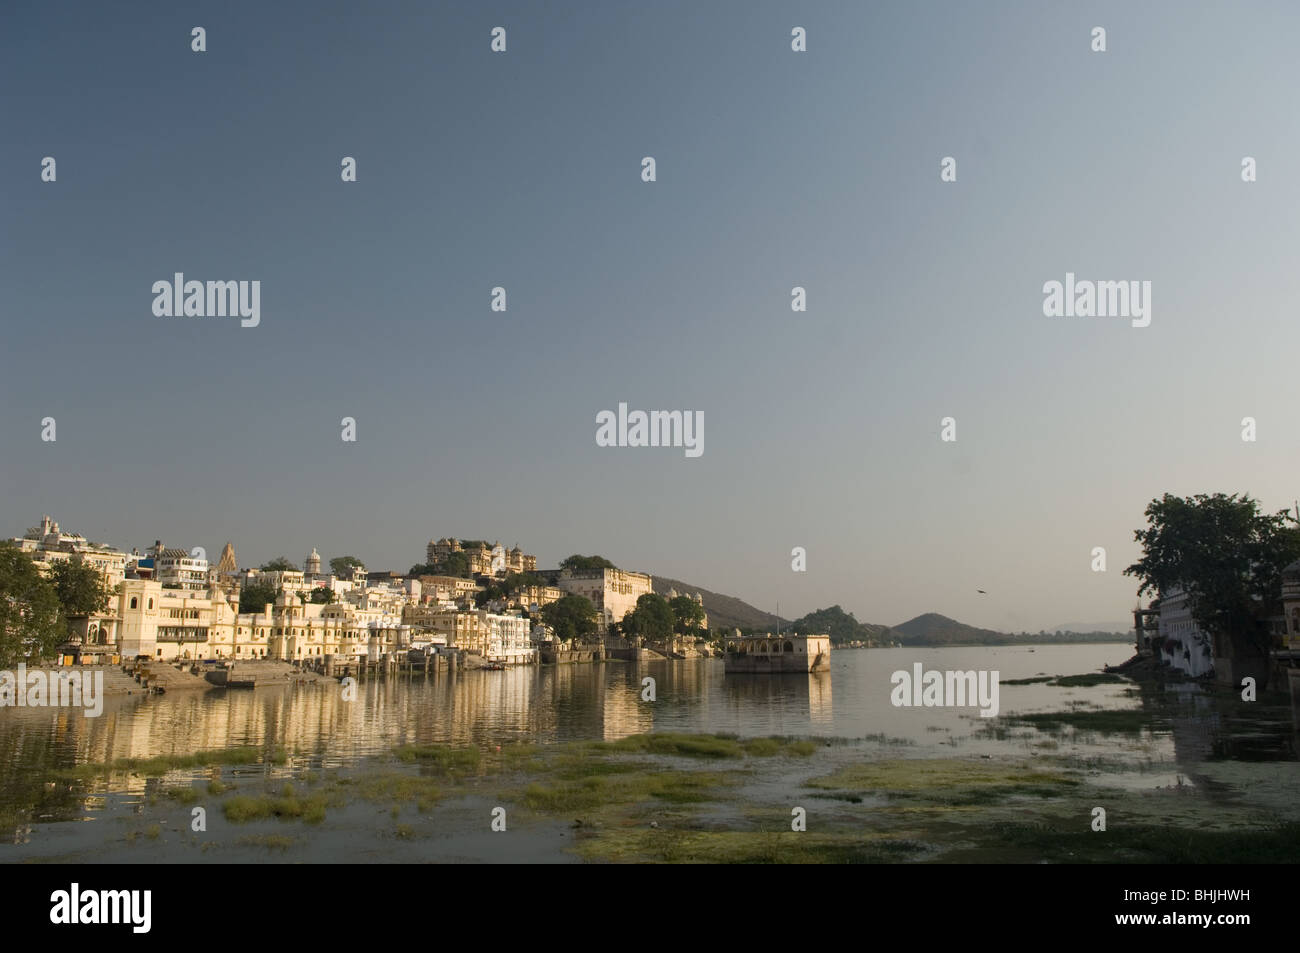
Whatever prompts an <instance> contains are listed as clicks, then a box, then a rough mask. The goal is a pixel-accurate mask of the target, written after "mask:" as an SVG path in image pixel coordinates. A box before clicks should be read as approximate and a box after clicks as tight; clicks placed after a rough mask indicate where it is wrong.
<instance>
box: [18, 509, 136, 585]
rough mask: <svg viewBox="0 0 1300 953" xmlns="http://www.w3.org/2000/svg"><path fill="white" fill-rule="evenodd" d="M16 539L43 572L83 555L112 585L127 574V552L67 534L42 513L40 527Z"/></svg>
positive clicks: (79, 535) (85, 560)
mask: <svg viewBox="0 0 1300 953" xmlns="http://www.w3.org/2000/svg"><path fill="white" fill-rule="evenodd" d="M12 542H13V543H14V544H15V545H16V546H17V547H18V548H19V549H20V550H22V551H23V552H24V553H27V555H29V556H30V557H31V558H32V561H33V562H34V563H36V565H37V567H38V568H39V569H41V571H42V572H48V571H49V570H50V567H51V566H53V565H54V564H55V563H56V562H61V561H63V560H66V559H73V558H75V557H80V558H81V560H82V561H83V562H85V563H86V565H88V566H92V567H93V568H95V569H97V570H98V571H99V574H100V575H102V576H103V577H104V580H105V581H106V582H107V583H108V585H109V587H110V588H112V587H114V586H116V585H117V584H118V583H119V582H121V581H122V580H123V578H125V576H126V564H127V554H126V553H124V552H119V551H118V550H116V549H113V548H112V547H111V546H105V545H103V544H102V543H93V542H91V541H90V540H88V539H86V537H84V536H82V535H81V534H80V533H65V532H63V531H62V530H61V529H60V528H59V524H58V523H56V522H55V521H54V520H52V519H50V517H48V516H42V517H41V524H40V526H35V527H33V528H31V529H29V530H28V531H27V532H26V533H24V534H23V535H22V536H19V537H15V538H14V539H13V540H12Z"/></svg>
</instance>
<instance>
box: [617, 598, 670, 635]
mask: <svg viewBox="0 0 1300 953" xmlns="http://www.w3.org/2000/svg"><path fill="white" fill-rule="evenodd" d="M675 621H676V618H675V617H674V615H673V610H672V607H671V606H670V605H669V604H668V600H667V599H665V598H664V597H663V596H661V595H659V593H657V592H647V593H645V594H644V595H642V596H641V597H640V598H639V599H637V601H636V608H635V609H633V610H632V611H630V612H629V613H628V614H627V615H625V616H623V631H624V632H626V633H627V634H628V635H633V636H635V635H639V636H641V638H643V639H650V640H652V641H655V642H663V641H666V640H668V639H670V638H672V634H673V624H674V622H675Z"/></svg>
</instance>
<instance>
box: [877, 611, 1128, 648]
mask: <svg viewBox="0 0 1300 953" xmlns="http://www.w3.org/2000/svg"><path fill="white" fill-rule="evenodd" d="M891 631H892V633H893V637H894V638H895V639H897V640H898V641H900V642H902V643H903V645H1045V644H1046V645H1051V644H1058V645H1065V644H1067V643H1076V642H1128V641H1130V640H1131V638H1130V636H1129V635H1128V634H1127V633H1125V632H1124V631H1123V629H1122V628H1119V629H1117V630H1115V631H1113V632H1111V631H1100V632H1081V631H1078V630H1061V631H1059V632H1036V633H1035V632H996V631H994V630H993V629H979V628H976V627H975V626H973V625H966V623H964V622H958V621H957V620H956V619H950V618H948V617H947V616H946V615H939V614H938V613H937V612H927V613H925V614H924V615H919V616H917V617H916V618H915V619H909V620H908V621H907V622H904V623H902V624H901V625H896V626H894V627H893V629H892V630H891Z"/></svg>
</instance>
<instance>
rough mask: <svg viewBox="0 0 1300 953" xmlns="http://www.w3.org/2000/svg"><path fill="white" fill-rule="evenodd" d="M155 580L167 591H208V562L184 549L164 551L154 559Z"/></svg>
mask: <svg viewBox="0 0 1300 953" xmlns="http://www.w3.org/2000/svg"><path fill="white" fill-rule="evenodd" d="M154 579H156V580H158V582H160V583H161V584H162V586H163V588H165V589H188V590H190V591H191V592H207V591H208V582H209V580H208V561H207V560H206V559H196V558H194V557H193V556H191V555H190V554H189V553H187V552H186V551H185V550H183V549H164V550H163V551H162V552H161V553H159V554H158V555H156V556H155V557H154Z"/></svg>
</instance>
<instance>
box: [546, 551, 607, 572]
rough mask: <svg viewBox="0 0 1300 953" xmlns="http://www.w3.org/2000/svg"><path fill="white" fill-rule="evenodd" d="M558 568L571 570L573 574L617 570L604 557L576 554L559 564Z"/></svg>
mask: <svg viewBox="0 0 1300 953" xmlns="http://www.w3.org/2000/svg"><path fill="white" fill-rule="evenodd" d="M560 567H561V568H562V569H572V570H573V571H574V572H587V571H590V570H593V569H617V568H618V567H617V566H615V565H614V564H613V563H612V562H610V561H609V560H608V559H606V558H605V557H604V556H579V555H577V554H576V553H575V554H574V555H572V556H570V557H569V558H568V559H566V560H564V562H562V563H560Z"/></svg>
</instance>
